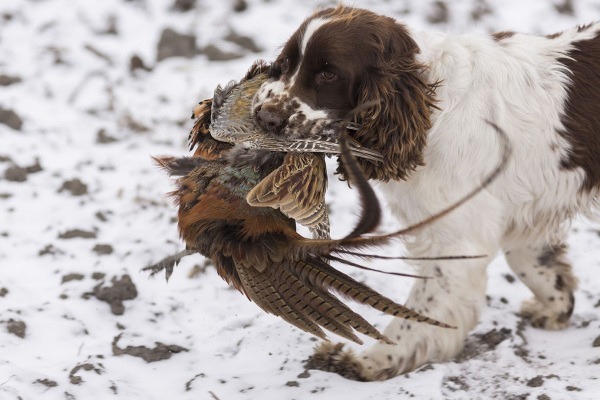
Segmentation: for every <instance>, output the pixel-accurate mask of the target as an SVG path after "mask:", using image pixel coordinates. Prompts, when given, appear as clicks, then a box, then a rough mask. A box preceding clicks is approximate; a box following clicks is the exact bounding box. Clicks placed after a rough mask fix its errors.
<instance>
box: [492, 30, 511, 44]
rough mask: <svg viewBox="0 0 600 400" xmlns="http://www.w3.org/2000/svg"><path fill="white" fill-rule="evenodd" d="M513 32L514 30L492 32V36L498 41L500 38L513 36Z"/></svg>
mask: <svg viewBox="0 0 600 400" xmlns="http://www.w3.org/2000/svg"><path fill="white" fill-rule="evenodd" d="M514 34H515V32H512V31H502V32H496V33H492V37H493V38H494V40H495V41H497V42H499V41H501V40H504V39H508V38H510V37H513V36H514Z"/></svg>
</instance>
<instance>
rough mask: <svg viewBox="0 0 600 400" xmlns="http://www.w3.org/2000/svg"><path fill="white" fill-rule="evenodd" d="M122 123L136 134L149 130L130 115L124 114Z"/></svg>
mask: <svg viewBox="0 0 600 400" xmlns="http://www.w3.org/2000/svg"><path fill="white" fill-rule="evenodd" d="M122 123H123V124H124V125H125V126H126V127H127V128H129V129H131V130H132V131H134V132H137V133H144V132H148V131H149V130H150V128H148V126H146V125H144V124H143V123H141V122H139V121H136V120H135V118H133V117H132V116H131V115H129V114H126V115H124V116H123V118H122Z"/></svg>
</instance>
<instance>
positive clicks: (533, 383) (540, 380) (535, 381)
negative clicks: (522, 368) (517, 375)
mask: <svg viewBox="0 0 600 400" xmlns="http://www.w3.org/2000/svg"><path fill="white" fill-rule="evenodd" d="M543 384H544V377H543V376H541V375H538V376H535V377H533V378H531V379H530V380H528V381H527V386H529V387H540V386H542V385H543Z"/></svg>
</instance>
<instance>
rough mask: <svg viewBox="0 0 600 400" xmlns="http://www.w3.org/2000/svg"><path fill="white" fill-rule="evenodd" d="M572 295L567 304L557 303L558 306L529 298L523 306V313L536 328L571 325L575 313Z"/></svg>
mask: <svg viewBox="0 0 600 400" xmlns="http://www.w3.org/2000/svg"><path fill="white" fill-rule="evenodd" d="M572 297H573V296H572V295H571V296H570V298H569V300H568V301H567V302H566V303H565V304H560V302H559V303H557V306H553V305H549V304H544V303H542V302H540V301H539V300H535V299H532V300H527V301H525V302H523V305H522V306H521V315H522V316H523V317H524V318H526V319H528V320H530V321H531V325H532V326H533V327H534V328H541V329H548V330H559V329H564V328H566V327H567V326H568V325H569V319H570V317H571V314H572V313H573V305H574V301H573V299H572Z"/></svg>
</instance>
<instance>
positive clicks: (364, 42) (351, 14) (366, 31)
mask: <svg viewBox="0 0 600 400" xmlns="http://www.w3.org/2000/svg"><path fill="white" fill-rule="evenodd" d="M418 51H419V48H418V46H417V44H416V42H415V41H414V40H413V39H412V37H411V35H410V33H409V31H408V30H407V29H406V28H405V27H404V26H403V25H401V24H399V23H398V22H396V21H395V20H394V19H392V18H389V17H384V16H381V15H378V14H375V13H373V12H370V11H367V10H362V9H356V8H350V7H343V6H338V7H337V8H331V9H326V10H322V11H318V12H316V13H314V14H313V15H312V16H310V17H309V18H308V19H306V20H305V21H304V22H303V23H302V25H301V26H300V28H298V30H297V31H296V32H295V33H294V34H293V35H292V37H291V38H290V39H289V40H288V41H287V43H286V44H285V45H284V47H283V50H282V51H281V54H280V55H279V56H278V57H277V59H276V61H275V62H274V63H273V65H272V67H271V70H270V80H269V81H267V82H266V83H265V84H263V86H262V87H261V88H260V90H259V91H258V93H257V94H256V96H255V98H254V101H253V112H254V115H255V118H256V120H257V122H258V123H259V124H260V125H261V126H262V127H263V128H264V129H266V130H268V131H270V132H271V133H273V134H276V135H282V136H292V137H294V136H302V135H306V134H307V133H308V132H311V133H315V130H318V129H320V127H321V124H323V123H324V121H334V120H340V119H344V118H347V117H348V116H349V115H353V111H354V110H357V109H358V110H359V112H358V115H355V116H354V117H355V118H356V120H357V122H358V123H359V124H360V125H361V128H360V129H359V130H358V131H357V132H356V133H354V134H352V135H353V137H354V138H355V139H357V140H358V141H359V142H360V143H361V144H362V145H363V146H366V147H368V148H371V149H373V150H376V151H379V152H380V153H382V154H383V155H384V158H385V161H384V163H383V164H380V165H375V164H373V163H370V162H368V161H361V163H362V166H363V168H364V169H365V173H366V174H367V176H368V177H369V178H372V179H379V180H384V181H387V180H389V179H405V178H406V177H407V175H408V173H409V172H411V171H412V170H414V169H415V168H416V167H417V166H418V165H420V164H422V163H423V156H422V152H423V148H424V146H425V141H426V132H427V130H428V129H429V128H430V125H431V123H430V113H431V109H432V107H434V99H433V92H432V86H431V85H429V84H428V83H427V82H426V80H425V76H424V74H423V70H424V68H423V66H422V65H420V64H419V63H418V62H417V61H416V55H417V53H418ZM362 105H366V106H365V107H361V106H362Z"/></svg>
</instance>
